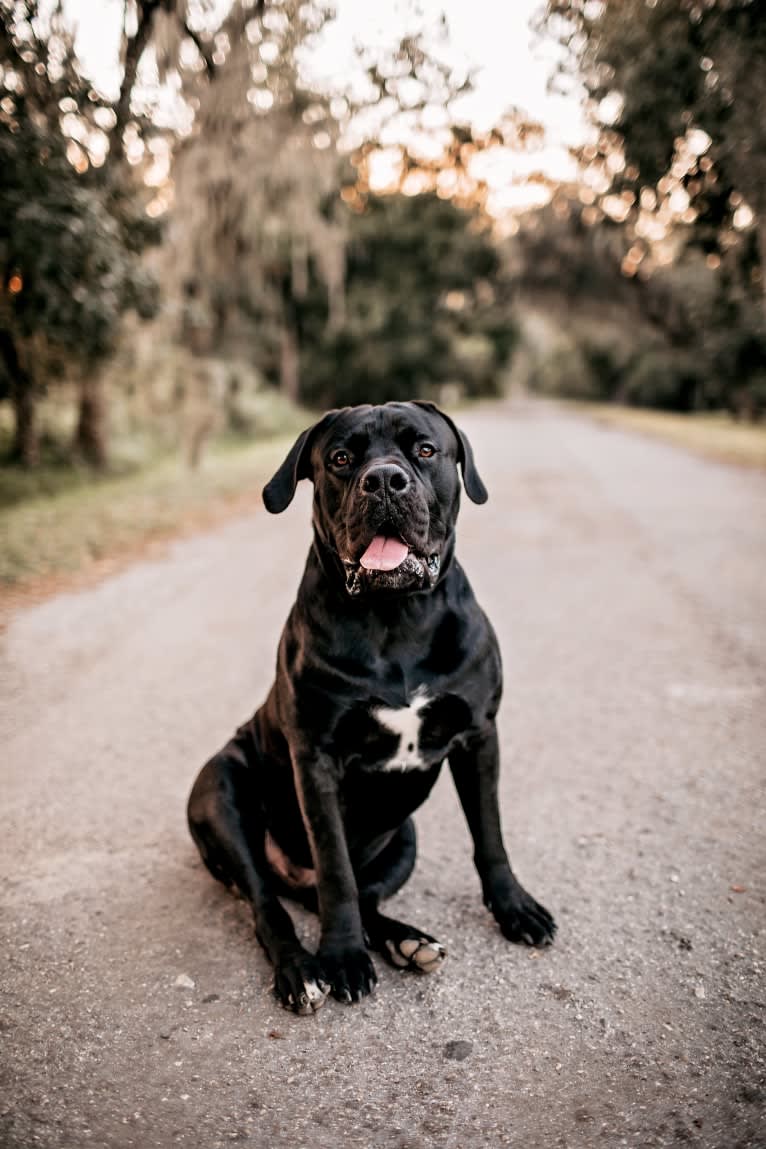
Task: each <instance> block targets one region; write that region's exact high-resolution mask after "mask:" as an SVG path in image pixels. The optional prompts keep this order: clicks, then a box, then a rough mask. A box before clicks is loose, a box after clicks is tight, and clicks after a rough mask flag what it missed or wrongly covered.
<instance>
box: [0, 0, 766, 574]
mask: <svg viewBox="0 0 766 1149" xmlns="http://www.w3.org/2000/svg"><path fill="white" fill-rule="evenodd" d="M765 58H766V15H765V14H764V10H763V5H762V4H761V3H760V2H759V0H699V2H694V0H549V3H547V4H544V3H541V2H540V0H516V2H515V3H514V4H512V5H511V4H507V5H504V6H498V5H496V4H493V3H492V2H491V0H472V2H471V3H470V4H469V3H466V2H465V0H434V2H433V3H432V2H431V0H422V2H421V3H414V2H413V3H409V4H407V3H401V4H372V3H368V2H361V0H338V3H337V4H336V5H335V6H334V7H330V6H329V5H326V4H324V3H323V2H322V0H304V2H297V0H58V2H56V0H0V536H1V537H2V539H3V545H2V547H1V548H0V585H3V586H5V587H6V588H8V587H18V586H20V585H23V584H25V582H27V581H29V580H30V579H39V578H40V577H41V576H56V575H57V574H58V573H60V572H62V571H63V572H66V571H71V570H74V569H79V568H81V567H83V566H85V565H87V564H89V563H92V562H94V561H100V562H105V561H109V560H111V559H112V558H113V557H114V556H116V555H120V554H123V553H126V552H127V551H128V550H130V549H131V548H135V547H138V546H140V545H142V544H144V543H145V541H146V540H147V539H150V538H153V537H156V536H162V535H163V534H167V533H169V532H173V531H177V530H178V529H179V528H183V527H185V526H187V525H191V526H194V525H195V524H198V523H200V522H208V521H211V520H212V519H214V518H215V517H216V516H217V515H218V514H219V513H223V512H224V511H225V510H228V509H229V508H230V507H231V506H232V505H235V506H236V505H239V503H240V501H241V500H248V499H249V500H250V501H251V502H252V500H253V499H254V498H255V496H256V493H257V489H258V486H259V485H260V483H261V482H262V480H263V479H264V478H265V477H267V476H268V473H269V470H270V468H271V466H272V465H273V463H274V461H275V460H276V459H277V458H278V457H279V456H280V454H281V452H282V450H283V449H284V442H285V438H286V437H292V436H293V435H294V434H295V432H296V431H297V430H298V429H300V428H301V427H303V426H305V425H306V424H307V423H308V422H309V421H311V419H312V417H313V416H312V412H313V411H314V410H318V409H324V408H327V407H331V406H336V405H342V404H349V403H362V402H383V401H385V400H389V399H407V398H414V397H417V396H420V397H428V398H431V399H434V400H436V401H438V402H441V403H442V404H445V405H447V406H450V407H455V406H459V405H460V404H461V403H465V402H468V401H471V400H476V399H485V400H486V399H499V398H507V397H508V396H511V397H513V398H515V399H516V401H521V400H523V401H529V399H527V398H524V397H528V396H532V397H534V396H541V397H545V398H546V399H548V400H551V399H557V400H562V401H569V402H573V403H574V402H576V403H578V404H579V405H580V408H578V409H582V410H584V411H586V412H589V413H592V414H593V415H594V416H596V417H598V418H601V419H605V420H618V421H620V420H621V421H625V422H628V423H629V424H630V423H632V424H634V425H637V426H639V427H640V428H641V429H646V430H649V431H653V432H657V433H659V434H666V435H670V436H671V437H674V438H677V439H680V440H681V441H682V442H687V441H688V442H689V443H690V444H691V445H693V446H698V447H700V448H701V449H703V450H707V451H711V452H713V453H714V454H719V455H721V456H723V457H726V458H733V459H738V460H740V461H743V462H750V463H756V464H760V465H763V464H764V463H766V432H765V431H764V429H763V428H762V427H761V426H760V420H761V417H762V414H763V412H764V409H766V295H765V294H764V293H765V292H766V268H765V267H764V264H765V263H766V68H764V67H763V60H764V59H765Z"/></svg>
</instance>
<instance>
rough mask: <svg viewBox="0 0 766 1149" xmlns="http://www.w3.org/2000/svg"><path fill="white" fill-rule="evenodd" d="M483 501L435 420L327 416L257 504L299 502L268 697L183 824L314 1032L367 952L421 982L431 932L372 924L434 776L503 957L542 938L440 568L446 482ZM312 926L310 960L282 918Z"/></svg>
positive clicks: (202, 777)
mask: <svg viewBox="0 0 766 1149" xmlns="http://www.w3.org/2000/svg"><path fill="white" fill-rule="evenodd" d="M458 467H459V468H460V470H461V471H462V479H463V486H464V487H465V490H466V494H467V495H468V497H469V498H470V499H472V500H473V501H474V502H475V503H483V502H485V500H486V498H487V492H486V490H485V488H484V484H483V483H482V481H481V479H480V478H479V474H478V471H477V469H476V465H475V463H474V458H473V452H472V451H471V447H470V444H469V442H468V440H467V439H466V437H465V435H463V434H462V433H461V432H460V431H459V430H458V428H457V427H456V426H455V424H454V423H453V422H452V420H451V419H450V418H448V417H447V416H446V415H444V414H443V413H442V412H440V411H439V410H438V409H437V408H436V407H434V406H433V404H431V403H420V402H415V403H386V404H385V405H383V406H379V407H368V406H364V407H346V408H344V409H343V410H339V411H331V412H330V413H329V414H327V415H325V416H324V418H323V419H321V420H320V421H319V422H318V423H317V424H316V425H315V426H314V427H311V428H310V429H309V430H308V431H305V432H304V433H303V434H302V435H301V436H300V438H299V439H298V440H297V442H296V443H295V445H294V447H293V448H292V450H291V451H290V453H289V455H288V456H287V458H286V459H285V461H284V463H283V464H282V466H281V467H280V468H279V470H278V471H277V473H276V475H274V477H273V479H272V480H271V482H269V483H268V484H267V486H266V488H265V489H264V492H263V498H264V502H265V504H266V508H267V509H268V510H269V511H271V512H273V513H275V514H277V513H279V512H280V511H284V510H286V508H287V507H288V506H289V504H290V502H291V500H292V498H293V495H294V493H295V488H296V485H297V483H298V482H299V480H301V479H310V480H312V481H313V484H314V509H313V526H314V539H313V543H312V546H311V550H310V551H309V556H308V561H307V563H306V569H305V571H304V573H303V578H302V580H301V583H300V586H299V588H298V595H297V599H296V602H295V605H294V606H293V608H292V610H291V612H290V615H289V617H288V619H287V622H286V624H285V628H284V631H283V633H282V638H281V641H280V644H279V653H278V656H277V672H276V678H275V681H274V685H273V686H272V688H271V691H270V693H269V695H268V697H267V699H266V701H265V702H264V703H263V705H262V706H261V707H260V709H258V710H257V711H256V713H255V714H254V715H253V717H252V718H251V719H250V720H249V721H248V722H246V723H245V724H244V725H243V726H241V727H240V728H239V730H237V732H236V734H235V735H234V737H233V738H232V739H231V741H230V742H229V743H228V744H227V745H226V746H224V748H223V749H222V750H221V751H220V752H219V753H218V754H216V755H215V756H214V757H213V758H211V760H210V761H209V762H208V763H207V765H205V766H204V767H203V769H202V770H201V772H200V774H199V776H198V778H197V780H196V782H195V783H194V787H193V789H192V792H191V796H190V799H189V811H188V812H189V825H190V827H191V832H192V835H193V837H194V840H195V842H196V843H197V846H198V847H199V850H200V853H201V854H202V857H203V859H204V861H205V864H206V865H207V867H208V869H209V870H210V872H211V873H212V874H213V875H214V877H216V878H219V879H220V880H221V881H222V882H225V883H226V884H227V885H229V886H236V887H238V889H239V890H240V891H241V893H242V894H243V895H244V896H245V897H246V898H247V899H248V900H249V901H250V903H251V905H252V907H253V912H254V915H255V929H256V934H257V937H258V939H259V941H260V942H261V944H262V945H263V947H264V949H265V950H266V953H267V954H268V956H269V958H270V959H271V961H272V963H273V965H274V971H275V989H276V993H277V996H278V997H279V999H280V1001H281V1002H282V1003H283V1005H285V1006H286V1007H287V1008H289V1009H292V1010H294V1011H295V1012H296V1013H312V1012H314V1011H315V1010H317V1009H318V1008H319V1006H321V1005H322V1003H323V1002H324V1000H325V997H326V995H327V994H328V992H332V994H333V995H334V996H335V997H336V998H338V999H339V1000H341V1001H358V1000H359V999H360V998H362V997H364V995H365V994H368V993H369V992H370V990H371V989H372V987H373V985H374V984H375V981H376V976H375V968H374V966H373V964H372V961H371V959H370V956H369V950H377V951H379V952H380V953H381V954H382V955H383V956H384V957H385V958H386V959H387V960H388V961H390V962H391V963H392V964H393V965H395V966H397V967H399V968H401V969H411V970H416V971H421V972H426V971H430V970H434V969H436V968H437V967H438V966H439V965H440V964H441V962H442V961H443V959H444V957H445V953H446V951H445V949H444V947H443V946H442V945H441V944H440V943H439V942H438V941H437V940H436V939H435V938H434V937H432V936H431V935H430V934H429V933H426V932H425V931H424V930H421V929H419V928H418V927H416V926H412V925H408V924H406V923H405V922H400V921H396V920H395V919H393V918H390V917H387V916H385V915H384V914H383V913H381V910H380V904H381V902H382V901H383V899H385V898H386V897H388V896H390V895H391V894H393V893H394V892H395V891H396V890H398V889H399V887H400V886H401V885H402V884H403V883H404V882H405V881H406V880H407V878H408V877H409V876H410V874H411V872H412V869H413V866H414V864H415V827H414V824H413V821H412V816H411V815H412V813H413V811H414V810H416V809H417V807H418V806H419V805H420V804H421V803H422V802H423V801H424V800H425V798H426V797H427V796H428V794H429V792H430V790H431V788H432V787H433V785H434V782H435V781H436V778H437V775H438V773H439V770H440V768H441V766H442V763H443V762H444V761H445V760H446V761H447V762H449V766H450V770H451V772H452V775H453V778H454V781H455V785H456V788H457V792H458V795H459V798H460V802H461V803H462V806H463V810H464V812H465V816H466V821H467V823H468V827H469V829H470V832H471V836H472V838H473V847H474V859H475V862H476V868H477V870H478V872H479V877H480V879H481V885H482V890H483V894H484V901H485V903H486V905H487V906H488V907H489V908H490V910H491V911H492V913H493V914H494V916H495V918H496V920H497V922H498V925H499V926H500V929H501V930H502V932H503V934H504V935H505V936H506V937H507V938H508V939H509V940H510V941H514V942H526V943H527V944H528V945H545V944H548V943H549V942H550V941H552V939H553V935H554V932H555V928H556V927H555V925H554V922H553V919H552V918H551V916H550V914H549V913H548V911H547V910H545V909H544V908H543V907H542V906H541V905H540V904H539V903H538V902H536V901H535V900H534V898H532V897H530V895H529V894H528V893H527V892H526V891H525V890H524V889H523V888H522V886H521V885H520V884H519V882H518V881H517V880H516V878H515V877H514V875H513V873H512V871H511V868H510V865H509V862H508V857H507V854H506V852H505V847H504V846H503V840H502V835H501V830H500V815H499V811H498V801H497V779H498V746H497V734H496V731H495V715H496V713H497V709H498V706H499V703H500V694H501V688H502V677H501V667H500V655H499V652H498V647H497V640H496V639H495V635H494V632H493V630H492V627H491V626H490V624H489V622H488V620H487V618H486V616H485V615H484V613H483V612H482V610H481V608H480V607H479V605H478V603H477V602H476V599H475V598H474V596H473V592H472V591H471V587H470V585H469V583H468V579H467V578H466V576H465V573H464V572H463V569H462V567H461V566H460V564H459V563H458V561H457V559H456V558H455V520H456V518H457V512H458V505H459V502H460V475H459V472H458ZM283 895H288V896H289V897H291V898H293V899H297V900H298V901H300V902H302V903H303V904H304V905H307V906H309V907H310V908H312V909H315V910H317V912H318V913H319V917H320V924H321V938H320V944H319V950H318V952H317V953H316V954H315V955H314V954H311V953H309V952H308V951H307V950H306V949H305V948H304V947H303V946H302V945H301V943H300V942H299V941H298V938H297V936H296V934H295V930H294V927H293V923H292V920H291V918H290V916H289V914H288V913H287V910H286V909H285V908H284V906H283V904H282V902H281V901H280V896H283Z"/></svg>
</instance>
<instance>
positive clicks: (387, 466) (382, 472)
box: [362, 463, 410, 495]
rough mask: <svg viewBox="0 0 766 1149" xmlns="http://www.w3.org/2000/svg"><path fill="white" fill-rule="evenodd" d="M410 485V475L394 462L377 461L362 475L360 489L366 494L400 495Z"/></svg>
mask: <svg viewBox="0 0 766 1149" xmlns="http://www.w3.org/2000/svg"><path fill="white" fill-rule="evenodd" d="M409 485H410V477H409V475H408V474H407V472H406V471H405V470H403V469H402V468H401V467H399V466H398V465H397V464H396V463H379V464H378V465H377V466H373V467H370V468H369V469H368V470H367V471H365V473H364V475H363V476H362V490H363V491H364V493H365V494H366V495H374V494H376V493H378V492H379V493H381V494H387V495H401V493H402V491H406V490H407V488H408V487H409Z"/></svg>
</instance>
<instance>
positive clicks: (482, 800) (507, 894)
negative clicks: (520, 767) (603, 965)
mask: <svg viewBox="0 0 766 1149" xmlns="http://www.w3.org/2000/svg"><path fill="white" fill-rule="evenodd" d="M449 764H450V769H451V771H452V776H453V778H454V780H455V786H456V788H457V792H458V796H459V798H460V803H461V805H462V807H463V812H464V813H465V817H466V821H467V822H468V828H469V829H470V831H471V836H472V837H473V844H474V862H475V863H476V869H477V870H478V872H479V877H480V878H481V885H482V890H483V892H484V903H485V905H486V906H487V907H488V908H489V909H490V910H491V911H492V913H493V914H494V916H495V919H496V920H497V923H498V925H499V926H500V929H501V930H502V931H503V933H504V935H505V936H506V937H507V938H508V939H509V940H510V941H512V942H526V943H527V945H549V944H550V943H551V942H552V941H553V935H554V934H555V932H556V923H555V922H554V920H553V918H552V917H551V915H550V914H549V913H548V911H547V910H546V909H545V907H544V906H541V905H540V903H539V902H536V901H535V899H534V898H533V897H532V896H531V895H530V894H528V893H527V891H526V890H525V889H524V887H523V886H522V885H521V884H520V883H519V882H518V881H517V879H516V877H515V876H514V873H513V871H512V870H511V866H510V863H509V861H508V855H507V854H506V852H505V846H504V845H503V835H502V830H501V828H500V809H499V805H498V797H497V783H498V774H499V764H500V757H499V752H498V744H497V730H496V728H495V723H494V722H488V723H487V725H486V726H485V727H484V728H482V729H481V730H478V731H475V732H474V733H473V734H472V735H471V736H470V738H469V739H467V740H466V742H465V744H464V745H463V746H460V747H456V748H455V749H454V750H452V751H451V752H450V755H449Z"/></svg>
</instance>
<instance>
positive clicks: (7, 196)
mask: <svg viewBox="0 0 766 1149" xmlns="http://www.w3.org/2000/svg"><path fill="white" fill-rule="evenodd" d="M0 59H1V60H2V73H1V75H2V79H1V80H0V83H1V84H2V87H3V89H4V96H3V98H2V100H0V283H1V284H2V295H1V296H0V356H2V368H3V373H4V375H5V377H6V381H7V386H8V389H9V392H10V395H11V398H12V401H13V405H14V410H15V414H16V428H15V442H14V447H13V454H14V455H15V457H16V458H18V459H19V460H20V461H22V462H24V463H25V464H27V465H30V464H32V463H34V462H35V461H36V457H37V435H36V426H35V402H36V397H37V396H38V395H39V393H40V392H41V390H42V389H43V388H44V387H46V386H47V385H48V383H49V381H50V380H52V379H53V378H55V377H56V376H57V375H61V374H64V373H68V374H70V375H75V376H76V378H77V379H78V380H79V385H80V395H81V400H80V412H79V419H78V424H77V429H76V435H75V444H74V445H75V447H76V448H77V450H78V451H79V452H80V453H81V455H82V456H83V457H84V458H86V459H87V460H88V461H89V462H91V463H93V464H95V465H102V464H103V463H104V462H105V459H106V442H105V430H104V426H103V407H102V403H101V396H100V391H99V383H98V379H97V376H96V374H95V368H96V365H97V364H98V363H99V362H100V361H101V360H102V359H103V357H104V356H105V355H107V354H108V353H109V351H110V350H111V349H112V347H113V346H114V342H115V339H116V336H117V332H118V330H119V323H120V318H121V316H122V314H123V313H124V312H125V311H126V310H127V309H129V308H136V309H137V310H138V311H139V312H141V313H144V314H148V313H151V312H152V311H153V309H154V306H155V303H156V285H155V284H154V283H153V281H152V279H151V277H150V276H149V275H148V274H147V273H146V271H145V270H144V269H143V267H142V265H141V263H140V260H139V255H140V251H141V250H142V248H143V247H144V246H145V245H146V243H147V242H149V241H150V240H151V239H152V238H154V237H155V234H156V230H157V229H156V226H155V225H153V224H152V222H151V221H150V220H149V219H148V218H147V217H146V215H145V214H144V212H143V197H142V195H141V192H140V189H137V188H136V187H135V185H131V183H130V181H129V180H126V179H125V178H124V174H121V178H120V179H119V180H115V179H112V178H111V172H110V171H109V170H108V169H101V168H100V167H99V166H94V165H93V164H92V163H91V162H90V159H91V158H92V159H94V160H95V161H96V162H97V163H98V161H99V160H103V157H104V154H105V153H104V151H103V150H101V145H102V144H103V143H105V129H106V128H107V127H108V125H109V123H110V122H111V117H112V112H111V109H110V108H109V107H108V105H106V104H104V103H103V102H102V101H100V100H99V98H98V97H97V95H96V93H94V92H93V91H92V89H91V88H90V87H89V85H88V84H87V83H86V82H85V80H84V79H83V78H82V77H81V75H80V73H79V70H78V68H77V65H76V61H75V58H74V52H73V47H72V41H71V37H70V35H69V34H68V32H67V30H66V28H65V26H64V24H63V23H62V21H61V18H60V13H58V12H57V11H54V13H53V14H52V16H50V17H48V18H44V16H43V15H42V14H41V10H40V8H39V7H38V4H37V3H36V0H22V2H20V3H19V2H14V3H11V2H10V0H2V3H0Z"/></svg>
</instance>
